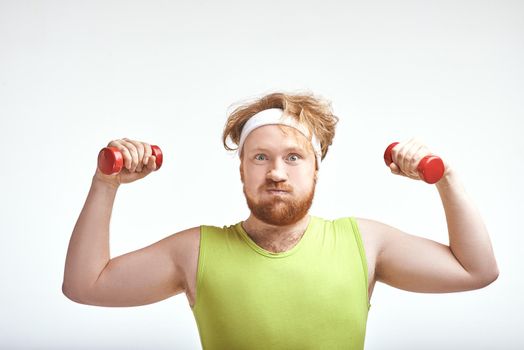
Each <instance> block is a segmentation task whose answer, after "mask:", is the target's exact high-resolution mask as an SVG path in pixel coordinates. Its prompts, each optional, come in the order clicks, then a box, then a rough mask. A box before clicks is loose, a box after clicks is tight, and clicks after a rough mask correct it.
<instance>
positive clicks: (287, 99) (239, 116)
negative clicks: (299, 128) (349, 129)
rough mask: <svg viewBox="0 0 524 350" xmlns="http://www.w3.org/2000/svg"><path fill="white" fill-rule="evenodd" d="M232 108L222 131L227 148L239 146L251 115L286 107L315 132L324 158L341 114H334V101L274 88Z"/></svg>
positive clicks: (288, 111)
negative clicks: (332, 104)
mask: <svg viewBox="0 0 524 350" xmlns="http://www.w3.org/2000/svg"><path fill="white" fill-rule="evenodd" d="M233 108H234V109H233V111H232V112H231V113H230V114H229V117H228V119H227V122H226V125H225V126H224V132H223V133H222V143H223V144H224V148H225V149H226V150H228V151H234V150H236V149H238V143H239V142H240V134H241V132H242V128H243V127H244V125H245V124H246V122H247V121H248V119H249V118H251V117H252V116H254V115H255V114H257V113H258V112H261V111H263V110H265V109H269V108H280V109H283V110H284V112H285V113H286V114H289V115H291V116H293V117H294V118H296V119H297V120H298V121H299V122H300V123H303V124H304V125H306V126H307V128H308V129H309V131H310V133H311V132H313V133H314V134H315V136H316V137H317V139H318V140H319V141H320V147H321V149H322V159H324V157H325V156H326V154H327V151H328V148H329V146H330V145H331V143H332V142H333V137H335V125H336V124H337V122H338V117H337V116H335V115H334V114H333V110H332V107H331V102H330V101H327V100H325V99H323V98H322V97H318V96H314V95H313V94H312V93H295V94H289V93H283V92H275V93H271V94H269V95H265V96H263V97H260V98H257V99H255V100H253V101H248V102H243V103H240V104H239V105H237V107H234V105H233ZM228 138H229V139H230V140H231V141H232V142H233V143H234V144H235V145H236V146H237V147H236V148H233V147H230V146H229V145H228V143H227V140H228Z"/></svg>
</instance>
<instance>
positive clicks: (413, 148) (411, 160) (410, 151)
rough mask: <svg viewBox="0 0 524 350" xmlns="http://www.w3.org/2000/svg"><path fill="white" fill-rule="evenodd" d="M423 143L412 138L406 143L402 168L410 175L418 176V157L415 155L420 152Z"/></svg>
mask: <svg viewBox="0 0 524 350" xmlns="http://www.w3.org/2000/svg"><path fill="white" fill-rule="evenodd" d="M421 146H422V145H421V144H419V143H417V142H415V140H411V141H410V142H409V143H408V144H407V145H406V150H405V152H406V153H405V154H404V159H403V161H402V167H401V168H402V170H403V171H404V173H406V174H408V175H409V176H417V172H416V168H417V164H416V158H415V155H416V153H417V152H418V150H419V149H420V147H421Z"/></svg>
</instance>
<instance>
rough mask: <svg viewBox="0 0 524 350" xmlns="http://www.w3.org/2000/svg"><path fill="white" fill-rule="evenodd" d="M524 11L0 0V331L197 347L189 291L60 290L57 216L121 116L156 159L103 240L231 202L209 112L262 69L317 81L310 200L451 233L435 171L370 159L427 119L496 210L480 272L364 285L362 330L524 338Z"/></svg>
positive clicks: (46, 341)
mask: <svg viewBox="0 0 524 350" xmlns="http://www.w3.org/2000/svg"><path fill="white" fill-rule="evenodd" d="M523 16H524V5H523V3H522V2H520V1H518V0H515V1H394V2H393V1H372V2H355V1H351V2H350V1H341V0H340V1H322V2H320V1H316V2H307V1H293V2H290V1H264V2H256V3H254V2H248V1H230V0H229V1H191V2H190V1H186V2H184V3H182V2H181V1H180V2H177V1H46V2H44V1H15V0H12V1H6V0H3V1H0V118H1V119H0V130H1V131H2V137H1V138H0V146H1V149H2V150H3V152H2V154H3V156H2V164H3V171H2V172H1V173H0V176H1V181H0V196H1V197H0V198H1V202H0V203H1V211H0V213H1V220H0V235H1V236H0V276H1V288H0V314H1V315H2V316H1V317H0V348H12V349H15V348H42V349H43V348H52V349H61V348H63V349H119V348H126V349H138V348H158V349H164V348H165V349H167V348H175V349H198V348H200V345H199V339H198V333H197V329H196V324H195V321H194V319H193V315H192V313H191V310H190V308H189V306H188V303H187V300H186V297H185V296H184V295H183V294H181V295H178V296H176V297H173V298H171V299H168V300H165V301H162V302H159V303H156V304H153V305H148V306H142V307H135V308H101V307H92V306H84V305H78V304H75V303H73V302H71V301H70V300H68V299H67V298H66V297H65V296H63V295H62V293H61V283H62V277H63V268H64V260H65V254H66V251H67V245H68V242H69V237H70V234H71V231H72V229H73V226H74V224H75V222H76V219H77V217H78V214H79V213H80V210H81V208H82V206H83V203H84V200H85V197H86V195H87V192H88V189H89V185H90V180H91V177H92V175H93V173H94V171H95V166H96V156H97V154H98V150H99V149H100V148H102V147H103V146H105V145H106V144H107V143H108V142H109V141H110V140H112V139H116V138H122V137H130V138H134V139H139V140H144V141H147V142H151V143H154V144H158V145H160V146H161V147H162V149H163V150H164V153H165V162H164V165H163V168H162V169H161V170H160V171H159V172H158V173H155V174H153V175H151V176H149V177H148V178H146V179H144V180H143V181H139V182H137V183H134V184H131V185H126V186H122V187H121V189H120V190H119V193H118V196H117V200H116V203H115V208H114V212H113V219H112V222H111V249H112V251H111V253H112V256H117V255H120V254H123V253H125V252H128V251H131V250H135V249H138V248H141V247H143V246H145V245H149V244H151V243H153V242H156V241H157V240H159V239H161V238H163V237H165V236H167V235H169V234H171V233H174V232H177V231H179V230H181V229H184V228H187V227H191V226H194V225H198V224H215V225H224V224H231V223H234V222H237V221H240V220H242V219H244V218H245V217H246V215H247V208H246V206H245V201H244V197H243V195H242V191H241V187H240V181H239V175H238V161H237V159H236V158H235V157H234V155H231V154H228V153H227V152H225V151H224V150H223V148H222V146H221V142H220V136H221V131H222V127H223V124H224V121H225V119H226V111H227V108H228V106H229V105H230V104H232V103H234V102H237V101H239V100H241V99H244V98H247V97H252V96H258V95H260V94H262V93H266V92H272V91H275V90H284V91H293V90H311V91H313V92H315V93H317V94H320V95H322V96H325V97H326V98H328V99H330V100H331V101H332V102H333V106H334V109H335V112H336V114H337V115H339V117H340V123H339V126H338V129H337V136H336V138H335V142H334V144H333V147H332V149H331V150H330V152H329V154H328V156H327V158H326V160H325V162H324V164H323V169H322V171H321V178H320V183H319V185H318V189H317V194H316V199H315V203H314V206H313V208H312V213H314V214H316V215H320V216H325V217H327V218H336V217H339V216H343V215H356V216H364V217H370V218H374V219H377V220H380V221H383V222H386V223H388V224H391V225H393V226H396V227H398V228H400V229H402V230H404V231H406V232H409V233H413V234H419V235H421V236H424V237H428V238H431V239H435V240H438V241H440V242H447V231H446V226H445V218H444V214H443V210H442V208H441V204H440V200H439V197H438V193H437V191H436V189H435V188H434V186H430V185H426V184H423V183H420V182H415V181H412V180H409V179H405V178H400V177H396V176H393V175H391V174H390V172H389V171H388V169H387V168H386V167H385V166H384V164H383V160H382V153H383V150H384V148H385V147H386V146H387V145H388V144H389V142H391V141H394V140H403V139H406V138H409V137H411V136H419V137H421V138H422V139H424V140H425V141H426V142H427V144H428V145H429V146H430V148H432V149H433V150H434V151H435V152H436V153H438V154H440V155H441V156H443V157H446V159H447V160H448V161H449V162H450V163H451V164H453V165H454V166H455V168H456V169H457V170H458V172H459V174H460V176H461V178H462V181H463V183H464V185H465V187H466V189H467V191H468V193H469V194H470V195H471V197H473V198H474V200H475V202H476V203H477V205H478V207H479V209H480V211H481V213H482V214H483V217H484V219H485V222H486V225H487V226H488V228H489V229H490V233H491V237H492V241H493V245H494V248H495V252H496V255H497V258H498V262H499V267H500V271H501V274H500V277H499V279H498V280H497V281H496V282H495V283H494V284H492V285H490V286H489V287H487V288H485V289H481V290H478V291H473V292H465V293H457V294H445V295H443V294H415V293H409V292H404V291H400V290H396V289H393V288H391V287H388V286H386V285H382V284H381V285H377V287H376V290H375V293H374V296H373V299H372V304H373V306H372V308H371V313H370V317H369V322H368V334H367V339H366V348H367V349H385V348H388V349H442V348H446V349H465V348H475V349H493V348H502V349H513V348H515V349H516V348H523V347H524V336H523V335H522V325H521V320H522V311H523V306H524V304H523V301H522V300H523V299H522V293H523V292H524V287H523V280H522V273H521V267H522V266H523V261H522V256H521V255H522V245H523V243H524V240H523V238H522V228H521V224H520V222H519V221H520V219H521V218H522V216H521V215H522V214H523V212H524V211H523V209H524V206H523V201H522V196H523V195H524V191H523V188H522V182H521V181H522V180H518V179H519V178H521V176H522V173H523V172H524V157H523V156H524V141H523V139H522V137H521V134H522V132H523V131H524V129H523V123H524V122H523V119H522V118H523V112H524V108H523V101H524V99H523V97H524V96H523V92H524V85H523V81H524V68H523V65H522V62H524V40H523V39H524V37H523V36H524V21H523V20H522V18H523Z"/></svg>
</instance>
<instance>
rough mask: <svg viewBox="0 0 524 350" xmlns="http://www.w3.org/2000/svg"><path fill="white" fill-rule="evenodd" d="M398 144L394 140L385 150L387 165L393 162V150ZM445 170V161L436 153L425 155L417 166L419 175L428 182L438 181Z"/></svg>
mask: <svg viewBox="0 0 524 350" xmlns="http://www.w3.org/2000/svg"><path fill="white" fill-rule="evenodd" d="M396 145H398V142H393V143H392V144H391V145H389V146H388V147H387V148H386V151H385V152H384V161H385V162H386V165H387V166H389V165H390V164H391V163H393V158H392V156H391V151H392V150H393V148H394V147H395V146H396ZM444 170H445V167H444V162H443V161H442V159H440V157H437V156H435V155H429V156H425V157H424V158H422V159H421V160H420V162H419V163H418V166H417V171H418V175H419V176H420V178H421V179H422V180H424V181H425V182H427V183H428V184H434V183H437V182H438V181H439V180H440V179H441V178H442V175H444Z"/></svg>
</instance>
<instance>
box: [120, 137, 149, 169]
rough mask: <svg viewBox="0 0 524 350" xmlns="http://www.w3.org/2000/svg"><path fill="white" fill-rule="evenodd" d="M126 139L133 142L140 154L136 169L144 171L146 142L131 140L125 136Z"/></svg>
mask: <svg viewBox="0 0 524 350" xmlns="http://www.w3.org/2000/svg"><path fill="white" fill-rule="evenodd" d="M124 140H126V141H127V142H130V143H132V144H133V145H134V146H135V148H136V151H137V154H138V160H137V166H136V167H135V171H138V172H141V171H142V166H143V164H144V163H143V160H144V153H145V150H144V144H143V143H142V142H139V141H135V140H130V139H127V138H125V139H124Z"/></svg>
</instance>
